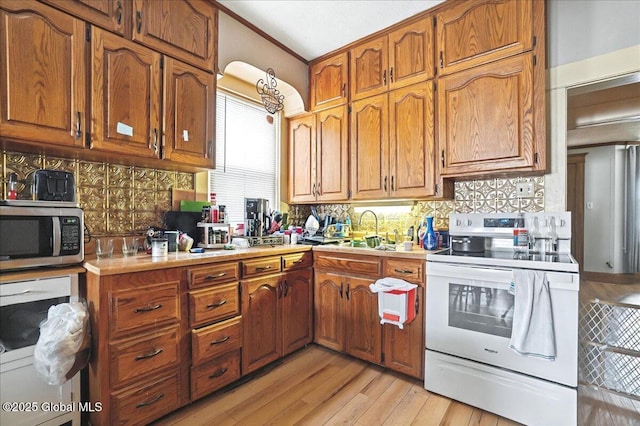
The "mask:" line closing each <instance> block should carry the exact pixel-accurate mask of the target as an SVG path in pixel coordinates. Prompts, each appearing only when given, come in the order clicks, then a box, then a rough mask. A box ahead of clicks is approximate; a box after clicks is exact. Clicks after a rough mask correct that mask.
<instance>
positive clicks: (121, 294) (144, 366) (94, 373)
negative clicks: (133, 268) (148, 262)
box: [86, 268, 190, 426]
mask: <svg viewBox="0 0 640 426" xmlns="http://www.w3.org/2000/svg"><path fill="white" fill-rule="evenodd" d="M181 272H182V271H181V270H180V268H170V269H164V270H156V271H148V272H134V273H123V274H116V275H108V276H101V275H97V274H93V273H91V272H87V274H86V297H87V302H88V306H89V313H90V319H91V335H92V336H91V337H92V341H93V345H92V346H93V349H92V354H91V359H90V364H89V401H90V402H91V403H92V405H95V404H96V403H98V402H99V403H101V404H102V410H101V411H94V412H92V413H90V422H91V424H92V425H95V426H101V425H111V424H123V425H124V424H146V423H149V422H151V421H153V420H155V419H157V418H159V417H161V416H163V415H165V414H167V413H169V412H171V411H174V410H176V409H177V408H179V407H181V406H183V405H185V404H187V403H188V402H189V361H190V358H189V345H188V340H187V338H188V332H189V330H188V328H187V325H188V321H187V304H186V281H185V280H184V279H182V275H183V274H182V273H181Z"/></svg>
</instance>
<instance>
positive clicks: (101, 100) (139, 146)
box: [91, 28, 161, 157]
mask: <svg viewBox="0 0 640 426" xmlns="http://www.w3.org/2000/svg"><path fill="white" fill-rule="evenodd" d="M91 46H92V47H91V59H92V65H93V68H92V72H91V74H92V76H91V83H92V93H93V94H94V97H93V101H92V110H91V117H92V125H93V132H92V135H91V137H92V140H91V148H94V149H100V150H107V151H114V152H118V153H120V154H125V155H126V154H131V155H136V156H143V157H157V156H158V154H159V149H160V146H159V144H160V136H161V135H160V106H161V92H160V54H159V53H156V52H153V51H151V50H149V49H147V48H145V47H142V46H139V45H136V44H135V43H131V42H127V41H126V40H123V39H122V38H121V37H118V36H115V35H113V34H110V33H107V32H105V31H102V30H100V29H98V28H94V31H93V36H92V38H91Z"/></svg>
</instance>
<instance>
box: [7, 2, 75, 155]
mask: <svg viewBox="0 0 640 426" xmlns="http://www.w3.org/2000/svg"><path fill="white" fill-rule="evenodd" d="M0 21H1V22H0V33H1V35H0V37H1V39H0V50H1V51H2V54H0V68H1V69H0V85H1V86H2V87H0V95H1V96H0V113H1V117H0V133H1V134H2V136H4V137H14V138H18V139H28V140H35V141H41V142H44V143H47V144H58V145H70V146H74V145H75V146H82V145H83V143H84V139H83V136H84V132H85V117H84V114H85V105H84V104H85V93H86V88H85V74H86V72H85V64H86V61H85V58H84V23H83V22H81V21H79V20H77V19H74V18H72V17H70V16H68V15H65V14H64V13H62V12H58V11H57V10H55V9H52V8H50V7H48V6H45V5H42V4H39V3H35V2H26V1H24V2H23V1H8V2H2V4H0Z"/></svg>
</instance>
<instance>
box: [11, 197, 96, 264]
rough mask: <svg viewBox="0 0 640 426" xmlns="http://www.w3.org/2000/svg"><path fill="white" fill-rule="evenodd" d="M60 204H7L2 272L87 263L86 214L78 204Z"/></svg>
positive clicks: (40, 202) (31, 202) (18, 202)
mask: <svg viewBox="0 0 640 426" xmlns="http://www.w3.org/2000/svg"><path fill="white" fill-rule="evenodd" d="M57 204H58V205H56V204H54V203H48V202H42V201H24V202H20V201H16V202H8V201H7V202H4V203H3V204H2V205H0V269H1V270H3V271H4V270H7V269H27V268H34V267H39V266H60V265H68V264H69V265H70V264H74V263H80V262H82V261H83V260H84V213H83V211H82V209H80V208H78V207H75V204H74V203H64V202H60V203H57ZM69 204H71V206H69Z"/></svg>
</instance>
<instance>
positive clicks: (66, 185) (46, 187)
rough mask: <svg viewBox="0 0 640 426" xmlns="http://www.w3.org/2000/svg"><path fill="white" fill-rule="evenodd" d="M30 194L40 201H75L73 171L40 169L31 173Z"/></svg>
mask: <svg viewBox="0 0 640 426" xmlns="http://www.w3.org/2000/svg"><path fill="white" fill-rule="evenodd" d="M30 179H31V194H32V197H33V199H34V200H40V201H70V202H74V201H76V184H75V179H74V178H73V173H71V172H63V171H59V170H46V169H40V170H36V171H35V172H33V174H32V175H31V178H30Z"/></svg>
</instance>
